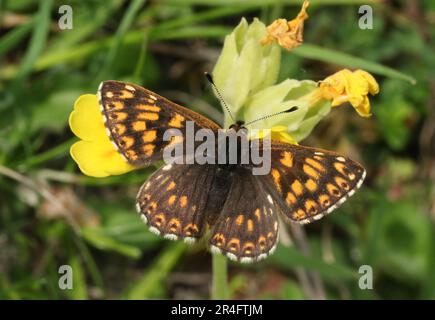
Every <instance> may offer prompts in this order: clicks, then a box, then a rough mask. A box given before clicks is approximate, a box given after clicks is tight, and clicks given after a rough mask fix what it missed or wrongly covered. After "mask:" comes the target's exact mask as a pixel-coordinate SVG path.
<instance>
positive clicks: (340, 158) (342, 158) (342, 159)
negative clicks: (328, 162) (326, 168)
mask: <svg viewBox="0 0 435 320" xmlns="http://www.w3.org/2000/svg"><path fill="white" fill-rule="evenodd" d="M336 159H337V160H338V161H340V162H346V159H345V158H344V157H337V158H336Z"/></svg>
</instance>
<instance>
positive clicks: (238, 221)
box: [236, 214, 245, 226]
mask: <svg viewBox="0 0 435 320" xmlns="http://www.w3.org/2000/svg"><path fill="white" fill-rule="evenodd" d="M244 219H245V217H244V216H243V214H239V215H238V216H237V218H236V224H237V225H238V226H241V225H242V223H243V220H244Z"/></svg>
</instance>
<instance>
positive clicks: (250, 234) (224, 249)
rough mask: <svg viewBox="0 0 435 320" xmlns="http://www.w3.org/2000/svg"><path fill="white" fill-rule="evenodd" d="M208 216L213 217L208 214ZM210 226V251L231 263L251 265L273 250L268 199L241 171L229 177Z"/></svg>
mask: <svg viewBox="0 0 435 320" xmlns="http://www.w3.org/2000/svg"><path fill="white" fill-rule="evenodd" d="M209 214H213V213H212V212H210V213H209ZM214 214H215V215H216V219H215V220H214V223H213V225H212V226H211V235H210V240H209V241H210V245H211V250H212V251H214V252H219V253H222V254H225V255H226V256H227V257H228V258H230V259H232V260H237V261H240V262H253V261H258V260H261V259H263V258H265V257H266V256H267V255H268V254H270V253H272V252H273V250H274V249H275V246H276V242H277V238H278V218H277V212H276V209H275V207H274V206H273V203H272V199H271V198H270V197H268V196H267V194H266V193H265V191H264V188H263V187H262V186H261V184H260V181H259V180H257V179H256V178H255V176H253V175H252V173H251V172H250V171H249V170H248V169H245V168H242V167H239V168H237V170H236V171H235V172H234V175H233V176H232V180H231V184H230V188H229V192H228V196H227V198H226V201H225V204H224V206H223V208H222V210H221V211H220V212H216V213H214Z"/></svg>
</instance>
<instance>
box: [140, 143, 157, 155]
mask: <svg viewBox="0 0 435 320" xmlns="http://www.w3.org/2000/svg"><path fill="white" fill-rule="evenodd" d="M155 147H156V146H155V145H154V144H152V143H148V144H146V145H144V146H143V147H142V151H143V152H144V154H145V155H146V156H147V157H150V156H151V155H152V154H153V152H154V148H155Z"/></svg>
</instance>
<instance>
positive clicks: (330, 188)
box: [326, 183, 341, 197]
mask: <svg viewBox="0 0 435 320" xmlns="http://www.w3.org/2000/svg"><path fill="white" fill-rule="evenodd" d="M326 190H328V192H329V194H330V195H333V196H334V197H339V196H340V194H341V192H340V190H338V188H337V187H336V186H334V185H333V184H332V183H328V184H327V185H326Z"/></svg>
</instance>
